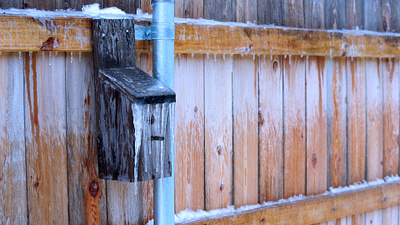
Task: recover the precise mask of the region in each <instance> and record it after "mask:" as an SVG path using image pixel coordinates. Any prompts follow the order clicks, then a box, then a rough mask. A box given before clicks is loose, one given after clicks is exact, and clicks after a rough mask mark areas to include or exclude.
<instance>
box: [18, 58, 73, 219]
mask: <svg viewBox="0 0 400 225" xmlns="http://www.w3.org/2000/svg"><path fill="white" fill-rule="evenodd" d="M25 74H26V76H25V138H26V154H27V186H28V207H29V223H30V224H54V223H61V224H68V187H67V182H68V178H67V152H66V115H65V114H66V108H65V105H66V104H65V54H64V53H60V54H58V55H57V56H54V55H53V56H51V57H50V56H49V53H43V55H42V54H40V53H33V55H32V58H30V57H29V55H28V54H27V57H26V59H25Z"/></svg>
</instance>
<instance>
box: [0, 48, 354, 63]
mask: <svg viewBox="0 0 400 225" xmlns="http://www.w3.org/2000/svg"><path fill="white" fill-rule="evenodd" d="M1 53H2V52H0V55H1ZM18 54H19V59H21V58H22V52H18ZM73 54H74V53H73V52H70V62H71V63H72V62H73ZM189 54H190V55H191V57H192V58H193V57H194V55H195V54H194V53H188V55H189ZM54 55H56V56H57V55H58V52H57V51H54ZM78 55H79V62H81V59H82V52H78ZM137 55H138V57H137V59H138V61H139V62H140V55H141V53H138V54H137ZM201 55H202V54H201ZM205 55H206V56H207V59H210V53H205ZM213 55H214V61H217V54H213ZM226 55H227V54H226V53H224V54H222V58H223V59H224V60H225V58H226ZM228 55H229V57H230V58H232V57H233V55H234V54H232V53H231V54H228ZM240 55H241V56H242V57H243V56H245V55H246V56H247V54H244V53H241V54H240ZM261 55H262V54H257V55H256V54H252V56H253V60H255V58H256V56H258V57H261ZM29 56H30V57H32V52H29ZM262 56H263V59H264V60H265V58H266V56H267V55H264V54H263V55H262ZM269 56H270V60H271V61H272V60H273V56H274V55H269ZM284 56H285V58H287V57H289V65H291V56H292V55H284ZM42 57H43V60H44V59H45V52H44V51H42ZM51 57H52V51H49V66H50V65H51ZM176 57H178V59H181V53H178V54H175V58H176ZM300 57H301V58H303V55H300ZM306 58H307V59H308V58H309V56H308V55H307V56H306ZM331 58H332V56H331ZM349 58H351V61H353V58H354V57H353V56H351V57H349Z"/></svg>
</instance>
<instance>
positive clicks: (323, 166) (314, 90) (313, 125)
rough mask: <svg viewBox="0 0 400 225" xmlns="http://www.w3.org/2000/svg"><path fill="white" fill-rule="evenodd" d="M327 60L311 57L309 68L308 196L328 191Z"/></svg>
mask: <svg viewBox="0 0 400 225" xmlns="http://www.w3.org/2000/svg"><path fill="white" fill-rule="evenodd" d="M325 63H326V62H325V58H323V57H318V58H316V57H315V58H314V57H310V58H309V60H308V62H307V66H306V83H307V85H306V87H307V88H306V99H307V102H306V115H307V144H306V146H307V149H306V152H307V181H306V182H307V184H306V185H307V187H306V189H307V190H306V193H307V195H315V194H320V193H323V192H325V191H326V190H327V178H328V172H327V162H328V159H327V157H328V156H327V149H328V145H327V144H328V143H327V141H328V133H327V132H328V127H327V122H328V119H327V97H328V96H327V91H328V90H327V80H328V77H327V72H326V70H327V67H329V66H330V65H325Z"/></svg>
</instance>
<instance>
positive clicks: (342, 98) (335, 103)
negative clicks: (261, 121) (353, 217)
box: [327, 58, 347, 225]
mask: <svg viewBox="0 0 400 225" xmlns="http://www.w3.org/2000/svg"><path fill="white" fill-rule="evenodd" d="M328 61H330V62H331V63H330V65H327V66H329V67H330V68H329V69H328V70H327V72H328V73H327V79H328V110H327V112H328V187H333V188H337V187H341V186H345V185H346V178H347V175H346V170H347V163H346V162H347V130H346V128H347V103H346V92H347V91H346V59H344V58H338V59H328ZM328 224H329V225H334V224H335V225H345V224H346V218H338V219H336V220H335V221H329V222H328Z"/></svg>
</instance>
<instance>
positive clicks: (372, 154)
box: [365, 59, 384, 224]
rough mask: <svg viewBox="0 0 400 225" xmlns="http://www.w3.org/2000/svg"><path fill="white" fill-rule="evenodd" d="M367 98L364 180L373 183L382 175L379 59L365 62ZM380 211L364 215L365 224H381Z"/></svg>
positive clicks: (381, 106) (381, 114)
mask: <svg viewBox="0 0 400 225" xmlns="http://www.w3.org/2000/svg"><path fill="white" fill-rule="evenodd" d="M365 65H366V69H365V72H366V74H365V77H366V85H367V86H366V89H367V91H366V97H367V101H366V103H367V121H366V122H367V146H366V147H367V149H366V159H367V161H366V166H367V168H366V174H367V176H366V179H367V180H368V181H373V180H375V179H377V178H380V179H381V178H382V175H383V164H382V162H383V133H384V130H383V89H382V88H383V83H382V82H383V79H382V78H383V77H382V74H381V67H380V64H379V59H367V60H366V62H365ZM381 222H382V210H377V211H373V212H368V213H366V223H368V224H381Z"/></svg>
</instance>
